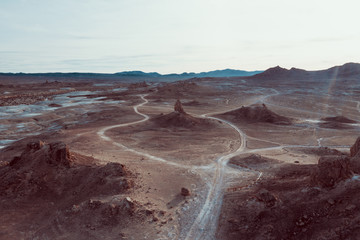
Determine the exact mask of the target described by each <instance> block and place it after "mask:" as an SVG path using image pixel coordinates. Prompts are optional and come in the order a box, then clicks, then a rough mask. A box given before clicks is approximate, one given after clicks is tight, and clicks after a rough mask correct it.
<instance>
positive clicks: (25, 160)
mask: <svg viewBox="0 0 360 240" xmlns="http://www.w3.org/2000/svg"><path fill="white" fill-rule="evenodd" d="M43 163H46V164H54V165H57V166H62V167H70V165H71V164H72V161H71V157H70V152H69V148H68V146H67V145H66V144H65V143H63V142H54V143H50V144H45V143H44V142H42V141H37V142H30V143H28V144H27V145H26V149H25V151H24V152H23V153H22V154H21V156H20V157H15V158H14V159H13V160H12V161H11V162H10V163H9V165H10V166H15V167H24V166H30V165H31V166H34V167H35V166H36V165H42V164H43Z"/></svg>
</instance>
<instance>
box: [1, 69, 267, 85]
mask: <svg viewBox="0 0 360 240" xmlns="http://www.w3.org/2000/svg"><path fill="white" fill-rule="evenodd" d="M258 73H261V71H252V72H248V71H242V70H233V69H225V70H216V71H210V72H201V73H193V72H190V73H187V72H185V73H181V74H176V73H172V74H160V73H157V72H150V73H145V72H142V71H125V72H118V73H79V72H71V73H61V72H54V73H0V80H1V78H4V77H5V78H13V79H17V78H20V77H21V78H22V79H23V78H28V79H30V80H42V79H44V80H46V79H50V80H58V81H66V80H68V79H71V80H74V79H75V80H92V79H99V78H100V79H103V80H127V81H134V82H138V81H145V80H146V81H170V82H171V81H178V80H185V79H190V78H203V77H244V76H251V75H255V74H258Z"/></svg>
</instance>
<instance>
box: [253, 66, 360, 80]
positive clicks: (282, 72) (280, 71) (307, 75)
mask: <svg viewBox="0 0 360 240" xmlns="http://www.w3.org/2000/svg"><path fill="white" fill-rule="evenodd" d="M359 77H360V64H359V63H346V64H344V65H342V66H335V67H332V68H329V69H326V70H319V71H306V70H303V69H297V68H291V69H290V70H289V69H285V68H281V67H280V66H277V67H273V68H269V69H267V70H266V71H264V72H262V73H259V74H256V75H253V76H250V77H248V78H249V79H258V80H323V79H333V78H337V79H348V78H350V79H351V78H355V79H356V78H359Z"/></svg>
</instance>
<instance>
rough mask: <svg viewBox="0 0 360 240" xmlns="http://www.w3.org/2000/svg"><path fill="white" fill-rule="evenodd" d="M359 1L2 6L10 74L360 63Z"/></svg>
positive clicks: (64, 0) (4, 0)
mask: <svg viewBox="0 0 360 240" xmlns="http://www.w3.org/2000/svg"><path fill="white" fill-rule="evenodd" d="M359 9H360V1H358V0H341V1H340V0H301V1H300V0H297V1H294V0H61V1H59V0H0V72H103V73H113V72H121V71H131V70H141V71H145V72H159V73H182V72H202V71H210V70H216V69H225V68H232V69H241V70H265V69H267V68H269V67H273V66H277V65H280V66H282V67H285V68H291V67H297V68H302V69H307V70H318V69H326V68H329V67H332V66H334V65H342V64H344V63H346V62H360V26H359V25H360V14H359Z"/></svg>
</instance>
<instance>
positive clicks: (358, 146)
mask: <svg viewBox="0 0 360 240" xmlns="http://www.w3.org/2000/svg"><path fill="white" fill-rule="evenodd" d="M359 154H360V137H358V138H357V139H356V141H355V143H354V145H352V146H351V148H350V157H355V156H356V155H359Z"/></svg>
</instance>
